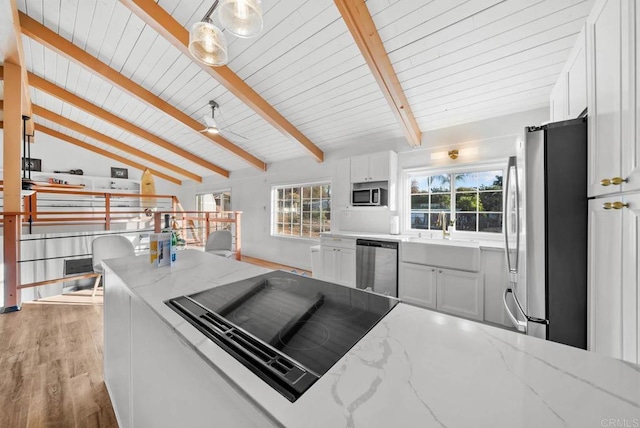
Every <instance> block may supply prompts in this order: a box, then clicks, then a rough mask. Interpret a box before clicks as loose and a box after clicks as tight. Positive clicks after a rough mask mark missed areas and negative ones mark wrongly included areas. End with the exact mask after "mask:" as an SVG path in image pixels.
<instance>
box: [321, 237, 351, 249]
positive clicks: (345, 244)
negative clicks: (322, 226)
mask: <svg viewBox="0 0 640 428" xmlns="http://www.w3.org/2000/svg"><path fill="white" fill-rule="evenodd" d="M320 245H322V246H323V247H336V248H346V249H352V250H355V249H356V240H355V239H353V238H337V237H330V236H323V237H321V238H320Z"/></svg>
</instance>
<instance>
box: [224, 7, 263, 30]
mask: <svg viewBox="0 0 640 428" xmlns="http://www.w3.org/2000/svg"><path fill="white" fill-rule="evenodd" d="M218 18H219V19H220V24H222V26H223V27H224V28H226V29H227V30H228V31H229V32H230V33H231V34H233V35H234V36H237V37H243V38H250V37H255V36H257V35H258V34H260V32H261V31H262V0H221V1H220V4H219V6H218Z"/></svg>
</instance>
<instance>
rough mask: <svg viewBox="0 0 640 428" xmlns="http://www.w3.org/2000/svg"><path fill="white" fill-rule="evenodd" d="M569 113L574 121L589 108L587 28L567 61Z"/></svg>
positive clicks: (579, 36) (583, 29) (580, 35)
mask: <svg viewBox="0 0 640 428" xmlns="http://www.w3.org/2000/svg"><path fill="white" fill-rule="evenodd" d="M566 69H567V101H568V105H567V109H566V111H567V113H568V115H569V116H568V118H569V119H573V118H576V117H578V116H580V114H581V113H582V112H583V111H584V110H585V109H586V108H587V35H586V31H585V28H584V27H583V28H582V31H581V32H580V34H579V35H578V40H577V41H576V44H575V46H574V48H573V50H572V51H571V54H570V55H569V59H568V60H567V65H566Z"/></svg>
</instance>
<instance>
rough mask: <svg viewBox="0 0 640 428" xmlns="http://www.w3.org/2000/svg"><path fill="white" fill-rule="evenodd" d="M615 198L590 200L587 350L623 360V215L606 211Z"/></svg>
mask: <svg viewBox="0 0 640 428" xmlns="http://www.w3.org/2000/svg"><path fill="white" fill-rule="evenodd" d="M616 200H619V198H618V199H616V198H614V197H612V198H599V199H592V200H590V201H589V234H588V236H589V293H588V295H589V332H590V333H589V343H588V349H589V350H591V351H594V352H598V353H600V354H604V355H608V356H610V357H614V358H621V357H622V315H621V314H622V285H621V284H622V275H621V268H622V262H621V260H622V245H621V243H622V213H623V210H614V209H609V210H606V209H604V208H603V204H604V203H612V202H615V201H616Z"/></svg>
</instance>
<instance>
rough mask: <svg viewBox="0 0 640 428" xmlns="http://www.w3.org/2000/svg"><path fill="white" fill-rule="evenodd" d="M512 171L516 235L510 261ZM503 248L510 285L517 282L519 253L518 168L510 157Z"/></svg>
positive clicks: (513, 158) (506, 186) (514, 159)
mask: <svg viewBox="0 0 640 428" xmlns="http://www.w3.org/2000/svg"><path fill="white" fill-rule="evenodd" d="M512 169H513V175H514V177H513V178H514V181H515V183H514V186H515V187H514V190H515V192H514V193H515V194H514V197H515V213H514V214H515V215H514V224H515V231H514V233H515V235H516V247H515V260H513V261H512V260H511V248H510V246H509V216H510V214H511V213H510V212H509V195H510V194H511V170H512ZM504 206H505V209H504V248H505V253H506V256H507V269H508V273H509V281H510V282H511V283H512V284H516V283H517V282H518V254H519V252H520V185H519V183H518V167H517V163H516V157H515V156H511V157H510V158H509V163H508V165H507V179H506V182H505V198H504Z"/></svg>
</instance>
